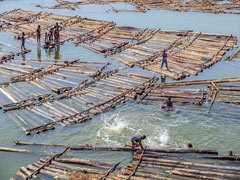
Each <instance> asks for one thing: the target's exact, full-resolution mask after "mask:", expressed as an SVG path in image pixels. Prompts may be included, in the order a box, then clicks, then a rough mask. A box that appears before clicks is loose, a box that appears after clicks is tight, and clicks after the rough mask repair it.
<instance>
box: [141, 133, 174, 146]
mask: <svg viewBox="0 0 240 180" xmlns="http://www.w3.org/2000/svg"><path fill="white" fill-rule="evenodd" d="M157 132H159V133H157V134H155V135H151V136H148V137H147V139H146V144H147V145H148V146H149V147H160V146H161V147H166V146H167V145H168V143H169V139H170V137H169V133H168V130H167V129H160V130H159V131H157Z"/></svg>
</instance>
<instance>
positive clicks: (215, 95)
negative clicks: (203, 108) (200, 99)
mask: <svg viewBox="0 0 240 180" xmlns="http://www.w3.org/2000/svg"><path fill="white" fill-rule="evenodd" d="M217 93H218V91H215V93H214V95H213V99H212V102H211V104H210V106H209V108H208V112H207V113H209V112H210V111H211V108H212V106H213V103H214V101H215V99H216V97H217Z"/></svg>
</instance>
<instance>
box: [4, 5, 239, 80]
mask: <svg viewBox="0 0 240 180" xmlns="http://www.w3.org/2000/svg"><path fill="white" fill-rule="evenodd" d="M3 22H8V23H3ZM56 22H58V23H59V25H60V26H61V27H62V30H61V31H60V37H61V40H60V43H61V44H62V43H64V42H67V41H72V42H74V43H75V45H80V46H82V47H85V48H87V49H89V50H91V51H94V52H96V53H99V54H101V55H103V56H105V57H109V58H112V59H113V60H116V61H119V62H120V63H122V64H125V65H127V66H130V67H133V66H134V65H136V66H139V67H141V68H144V69H147V70H150V71H152V72H154V73H158V74H161V75H165V76H168V77H170V78H172V79H175V80H179V79H184V78H185V77H187V76H189V75H191V74H192V75H197V74H198V72H201V71H202V70H203V69H205V68H208V67H210V66H211V65H213V64H214V63H216V62H218V61H220V60H221V59H222V57H223V56H224V54H225V53H226V52H227V51H228V50H230V49H233V48H236V47H237V45H236V44H237V37H236V36H234V35H222V34H209V33H201V32H192V31H191V30H187V31H170V30H161V29H148V28H146V29H141V28H134V27H117V26H115V23H114V22H107V21H99V20H93V19H87V18H82V17H79V16H63V15H55V14H51V13H46V12H35V11H26V10H22V9H15V10H12V11H9V12H5V13H2V15H1V17H0V24H2V29H5V30H6V31H10V32H12V33H14V34H16V35H17V36H19V35H20V33H21V32H22V31H25V32H26V36H27V37H28V38H29V40H31V42H35V40H34V38H36V28H37V26H38V25H41V32H42V34H44V32H46V31H48V30H49V29H50V28H52V27H54V26H55V24H56ZM42 37H43V36H42ZM54 45H55V44H53V46H54ZM163 50H167V54H168V67H169V69H166V68H165V67H163V68H161V61H162V58H161V56H162V51H163Z"/></svg>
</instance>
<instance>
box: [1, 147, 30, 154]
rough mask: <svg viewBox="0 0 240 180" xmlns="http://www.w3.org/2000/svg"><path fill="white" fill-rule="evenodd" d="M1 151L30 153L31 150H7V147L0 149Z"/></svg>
mask: <svg viewBox="0 0 240 180" xmlns="http://www.w3.org/2000/svg"><path fill="white" fill-rule="evenodd" d="M0 151H7V152H24V153H29V152H30V151H29V150H25V149H13V148H7V147H0Z"/></svg>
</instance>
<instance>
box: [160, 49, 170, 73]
mask: <svg viewBox="0 0 240 180" xmlns="http://www.w3.org/2000/svg"><path fill="white" fill-rule="evenodd" d="M167 56H168V55H167V53H166V50H163V53H162V64H161V69H162V67H163V64H165V65H166V68H167V70H169V69H168V64H167Z"/></svg>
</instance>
